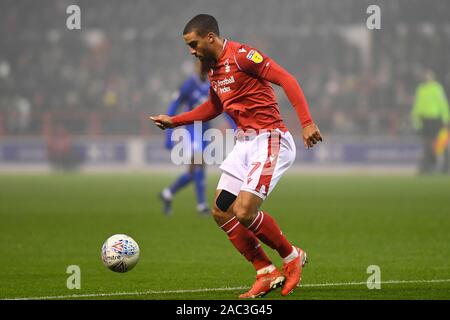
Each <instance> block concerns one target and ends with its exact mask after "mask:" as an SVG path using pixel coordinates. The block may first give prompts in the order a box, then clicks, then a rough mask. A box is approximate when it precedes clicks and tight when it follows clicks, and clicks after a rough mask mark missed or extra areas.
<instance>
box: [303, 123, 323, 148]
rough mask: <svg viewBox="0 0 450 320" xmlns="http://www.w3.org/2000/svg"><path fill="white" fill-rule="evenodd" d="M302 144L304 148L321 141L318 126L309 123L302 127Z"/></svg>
mask: <svg viewBox="0 0 450 320" xmlns="http://www.w3.org/2000/svg"><path fill="white" fill-rule="evenodd" d="M302 135H303V144H304V145H305V148H307V149H309V148H312V147H313V146H314V145H315V144H316V143H318V142H319V141H322V135H321V134H320V130H319V128H318V127H317V126H316V125H315V124H314V123H311V124H310V125H308V126H306V127H304V128H303V133H302Z"/></svg>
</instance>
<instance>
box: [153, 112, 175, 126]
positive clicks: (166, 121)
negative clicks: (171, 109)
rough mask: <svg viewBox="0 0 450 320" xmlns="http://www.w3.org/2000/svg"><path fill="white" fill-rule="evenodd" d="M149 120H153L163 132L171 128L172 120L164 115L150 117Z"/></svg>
mask: <svg viewBox="0 0 450 320" xmlns="http://www.w3.org/2000/svg"><path fill="white" fill-rule="evenodd" d="M150 119H151V120H153V122H154V123H155V124H156V125H157V126H158V128H160V129H161V130H164V129H167V128H173V123H172V119H171V118H170V117H169V116H167V115H165V114H160V115H159V116H154V117H150Z"/></svg>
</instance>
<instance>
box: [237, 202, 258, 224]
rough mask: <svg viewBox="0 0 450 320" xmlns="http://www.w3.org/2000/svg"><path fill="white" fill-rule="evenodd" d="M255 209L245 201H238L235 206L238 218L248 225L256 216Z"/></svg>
mask: <svg viewBox="0 0 450 320" xmlns="http://www.w3.org/2000/svg"><path fill="white" fill-rule="evenodd" d="M253 211H254V210H253V208H252V207H251V206H249V205H246V204H245V203H236V204H235V205H234V207H233V212H234V215H235V216H236V219H238V221H239V222H240V223H242V224H243V225H244V226H246V227H248V226H249V225H250V224H251V223H252V222H253V220H254V219H255V217H256V212H253Z"/></svg>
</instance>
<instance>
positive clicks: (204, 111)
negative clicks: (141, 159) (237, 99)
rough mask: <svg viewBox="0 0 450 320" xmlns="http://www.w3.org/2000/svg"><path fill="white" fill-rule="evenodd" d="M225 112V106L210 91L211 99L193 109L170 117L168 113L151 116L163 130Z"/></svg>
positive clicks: (210, 117)
mask: <svg viewBox="0 0 450 320" xmlns="http://www.w3.org/2000/svg"><path fill="white" fill-rule="evenodd" d="M222 112H223V107H222V104H221V103H220V101H219V100H218V98H217V97H216V96H215V94H214V93H210V97H209V100H208V101H206V102H204V103H202V104H201V105H199V106H198V107H196V108H194V109H193V110H191V111H188V112H184V113H181V114H179V115H176V116H173V117H170V116H168V115H159V116H153V117H150V119H151V120H153V122H154V123H155V124H156V125H157V126H158V127H159V128H160V129H162V130H164V129H167V128H174V127H178V126H183V125H186V124H191V123H194V121H209V120H211V119H214V118H215V117H217V116H218V115H219V114H221V113H222Z"/></svg>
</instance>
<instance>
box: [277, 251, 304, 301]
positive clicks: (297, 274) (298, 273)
mask: <svg viewBox="0 0 450 320" xmlns="http://www.w3.org/2000/svg"><path fill="white" fill-rule="evenodd" d="M295 249H297V252H298V257H297V258H295V259H294V260H292V261H291V262H289V263H285V264H284V265H283V274H284V276H285V277H286V282H285V283H284V286H283V289H281V295H283V296H286V295H288V294H289V293H291V292H292V291H293V290H294V289H295V288H296V287H298V286H300V281H302V270H303V267H304V266H305V264H306V263H307V262H308V257H307V256H306V252H305V251H303V250H302V249H300V248H295Z"/></svg>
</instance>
